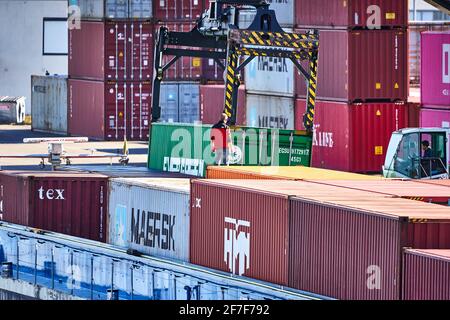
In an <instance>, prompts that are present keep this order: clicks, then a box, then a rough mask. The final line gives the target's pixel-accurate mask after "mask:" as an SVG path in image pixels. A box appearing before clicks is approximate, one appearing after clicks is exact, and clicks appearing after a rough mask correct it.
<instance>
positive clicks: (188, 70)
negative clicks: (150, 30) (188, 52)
mask: <svg viewBox="0 0 450 320" xmlns="http://www.w3.org/2000/svg"><path fill="white" fill-rule="evenodd" d="M157 26H158V27H157V28H158V30H159V27H161V26H164V27H166V28H167V29H168V30H169V31H174V32H189V31H191V30H192V29H193V28H194V27H195V23H194V22H183V23H180V22H162V23H160V24H158V25H157ZM182 48H184V49H185V48H186V47H178V49H182ZM172 59H173V56H168V55H165V56H164V57H163V65H166V64H167V63H168V62H169V61H171V60H172ZM210 60H211V59H206V58H205V59H203V58H198V57H181V58H179V59H178V60H177V61H176V62H175V63H174V64H173V65H171V66H170V67H169V68H168V69H167V70H166V71H165V72H164V80H170V81H187V80H188V81H192V80H202V81H207V80H214V81H221V82H223V81H224V75H223V73H224V71H223V70H222V69H221V68H220V67H219V66H218V65H217V64H216V63H215V62H214V63H212V62H211V61H210ZM223 62H224V61H223Z"/></svg>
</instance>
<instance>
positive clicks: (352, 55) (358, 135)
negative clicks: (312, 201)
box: [295, 0, 408, 172]
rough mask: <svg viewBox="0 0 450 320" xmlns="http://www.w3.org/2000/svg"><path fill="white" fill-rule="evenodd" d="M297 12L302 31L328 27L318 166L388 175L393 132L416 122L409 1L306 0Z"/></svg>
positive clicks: (299, 86) (301, 96)
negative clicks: (411, 117) (411, 110)
mask: <svg viewBox="0 0 450 320" xmlns="http://www.w3.org/2000/svg"><path fill="white" fill-rule="evenodd" d="M295 17H296V21H295V23H296V31H298V32H304V31H305V30H308V29H312V28H316V29H319V31H320V49H319V71H318V84H317V100H316V116H315V132H314V147H313V157H312V158H313V159H312V163H313V166H316V167H320V168H327V169H337V170H344V171H350V172H380V170H381V166H382V164H383V162H384V158H385V155H386V148H387V146H388V143H389V139H390V136H391V133H392V132H393V131H395V130H398V129H401V128H403V127H407V126H408V105H407V104H406V101H407V96H408V65H407V57H408V50H407V48H408V39H407V32H406V31H407V26H408V1H407V0H398V1H391V0H376V1H374V0H371V1H368V0H349V1H341V0H299V1H297V2H296V14H295ZM296 80H297V81H296V95H297V101H296V114H295V119H296V125H295V126H296V129H302V128H303V123H302V115H303V113H304V111H305V107H306V106H305V104H306V102H305V97H306V85H305V81H304V80H303V78H301V76H300V75H299V74H298V73H296Z"/></svg>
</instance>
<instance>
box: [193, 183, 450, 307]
mask: <svg viewBox="0 0 450 320" xmlns="http://www.w3.org/2000/svg"><path fill="white" fill-rule="evenodd" d="M330 187H331V186H325V185H320V184H314V183H309V182H303V181H273V180H193V182H192V185H191V203H192V209H191V232H190V234H191V243H190V253H191V262H192V263H194V264H199V265H203V266H207V267H210V268H215V269H219V270H223V271H229V272H232V273H234V274H238V275H243V276H247V277H251V278H257V279H260V280H264V281H269V282H274V283H277V284H282V285H287V286H288V287H291V288H296V289H300V290H305V291H308V292H314V293H318V294H322V295H325V296H330V297H334V298H338V299H400V297H401V296H400V294H401V255H402V248H403V247H404V246H409V247H414V248H433V247H434V248H450V233H449V232H450V212H449V210H448V209H447V208H445V207H443V206H439V205H434V204H428V203H421V202H415V201H411V200H405V199H398V198H392V197H388V196H382V195H377V194H373V193H368V192H364V191H359V190H348V189H347V190H346V189H345V188H339V187H336V188H330ZM230 199H232V201H230ZM377 267H378V269H377ZM374 274H375V276H373V277H372V275H374ZM378 275H379V276H380V277H381V278H379V279H376V278H375V277H376V276H378ZM378 280H379V281H378ZM377 287H378V289H377Z"/></svg>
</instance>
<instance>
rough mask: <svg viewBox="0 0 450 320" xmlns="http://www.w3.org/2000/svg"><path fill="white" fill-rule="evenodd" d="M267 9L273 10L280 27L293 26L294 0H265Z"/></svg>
mask: <svg viewBox="0 0 450 320" xmlns="http://www.w3.org/2000/svg"><path fill="white" fill-rule="evenodd" d="M267 2H268V3H269V4H270V6H269V9H271V10H275V13H276V15H277V20H278V23H279V24H280V25H281V26H282V27H290V28H292V27H293V26H294V2H295V0H267Z"/></svg>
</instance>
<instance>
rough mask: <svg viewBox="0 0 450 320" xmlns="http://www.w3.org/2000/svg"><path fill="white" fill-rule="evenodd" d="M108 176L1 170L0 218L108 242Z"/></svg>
mask: <svg viewBox="0 0 450 320" xmlns="http://www.w3.org/2000/svg"><path fill="white" fill-rule="evenodd" d="M107 179H108V177H107V176H104V175H100V174H81V173H75V172H64V173H62V172H32V171H28V172H26V171H22V172H19V171H1V172H0V203H2V206H1V208H0V209H1V212H0V220H2V221H6V222H10V223H15V224H21V225H25V226H28V227H32V228H38V229H44V230H49V231H54V232H59V233H64V234H68V235H71V236H76V237H82V238H87V239H91V240H96V241H101V242H106V241H107V230H108V228H107V225H108V224H107V212H108V211H107V203H108V200H107V195H108V189H107V188H108V180H107Z"/></svg>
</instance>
